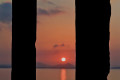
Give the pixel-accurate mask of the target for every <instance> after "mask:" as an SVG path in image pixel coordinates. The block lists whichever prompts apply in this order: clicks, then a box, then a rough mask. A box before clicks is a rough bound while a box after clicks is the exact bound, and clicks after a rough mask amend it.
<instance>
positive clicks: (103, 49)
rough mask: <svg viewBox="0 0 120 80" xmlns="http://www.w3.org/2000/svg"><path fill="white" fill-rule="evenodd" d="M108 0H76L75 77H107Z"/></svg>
mask: <svg viewBox="0 0 120 80" xmlns="http://www.w3.org/2000/svg"><path fill="white" fill-rule="evenodd" d="M110 16H111V6H110V1H109V0H76V80H107V75H108V73H109V69H110V58H109V22H110Z"/></svg>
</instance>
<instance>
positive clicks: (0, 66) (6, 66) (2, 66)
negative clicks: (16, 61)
mask: <svg viewBox="0 0 120 80" xmlns="http://www.w3.org/2000/svg"><path fill="white" fill-rule="evenodd" d="M0 68H11V65H4V64H3V65H0Z"/></svg>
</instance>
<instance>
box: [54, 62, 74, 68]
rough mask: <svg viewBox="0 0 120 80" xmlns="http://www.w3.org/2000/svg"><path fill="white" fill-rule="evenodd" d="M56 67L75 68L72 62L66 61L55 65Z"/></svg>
mask: <svg viewBox="0 0 120 80" xmlns="http://www.w3.org/2000/svg"><path fill="white" fill-rule="evenodd" d="M53 67H54V68H75V66H74V65H72V64H70V63H66V64H58V65H55V66H53Z"/></svg>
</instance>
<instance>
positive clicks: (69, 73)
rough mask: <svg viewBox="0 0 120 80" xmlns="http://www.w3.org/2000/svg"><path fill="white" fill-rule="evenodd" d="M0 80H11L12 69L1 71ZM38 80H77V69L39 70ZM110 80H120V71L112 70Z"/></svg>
mask: <svg viewBox="0 0 120 80" xmlns="http://www.w3.org/2000/svg"><path fill="white" fill-rule="evenodd" d="M0 80H11V69H9V68H1V69H0ZM36 80H75V69H37V70H36ZM108 80H120V69H111V70H110V74H109V76H108Z"/></svg>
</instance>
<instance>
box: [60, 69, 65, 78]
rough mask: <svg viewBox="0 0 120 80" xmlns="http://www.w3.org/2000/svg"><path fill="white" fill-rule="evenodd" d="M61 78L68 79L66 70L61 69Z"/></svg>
mask: <svg viewBox="0 0 120 80" xmlns="http://www.w3.org/2000/svg"><path fill="white" fill-rule="evenodd" d="M61 80H66V70H65V69H61Z"/></svg>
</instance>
